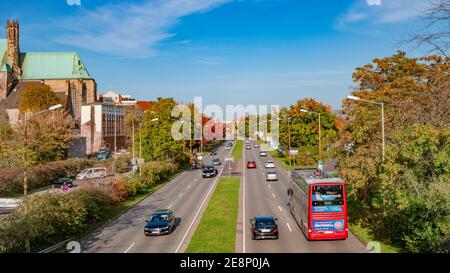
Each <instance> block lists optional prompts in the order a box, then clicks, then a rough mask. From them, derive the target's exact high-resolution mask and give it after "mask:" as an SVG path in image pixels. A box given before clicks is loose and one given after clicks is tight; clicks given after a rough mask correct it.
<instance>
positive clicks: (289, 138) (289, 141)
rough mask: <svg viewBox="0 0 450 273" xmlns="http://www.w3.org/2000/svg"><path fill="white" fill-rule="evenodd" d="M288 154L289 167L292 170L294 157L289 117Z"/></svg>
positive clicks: (289, 119) (289, 118)
mask: <svg viewBox="0 0 450 273" xmlns="http://www.w3.org/2000/svg"><path fill="white" fill-rule="evenodd" d="M288 146H289V147H288V149H289V151H288V153H289V167H291V168H292V155H291V117H288Z"/></svg>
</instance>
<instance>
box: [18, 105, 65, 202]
mask: <svg viewBox="0 0 450 273" xmlns="http://www.w3.org/2000/svg"><path fill="white" fill-rule="evenodd" d="M63 107H64V106H63V105H62V104H56V105H53V106H51V107H49V108H48V109H46V110H43V111H39V112H36V113H30V114H29V113H25V120H24V121H25V124H24V127H25V128H24V131H25V132H24V133H25V153H24V159H25V162H24V165H25V172H24V176H23V195H25V196H26V195H27V194H28V174H27V172H28V164H27V160H28V124H27V123H28V119H29V118H31V117H33V116H36V115H39V114H42V113H46V112H49V111H55V110H58V109H61V108H63Z"/></svg>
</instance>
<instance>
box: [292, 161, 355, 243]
mask: <svg viewBox="0 0 450 273" xmlns="http://www.w3.org/2000/svg"><path fill="white" fill-rule="evenodd" d="M288 195H289V208H290V211H291V213H292V215H293V216H294V218H295V220H296V221H297V223H298V225H299V226H300V228H301V229H302V230H303V232H304V233H305V235H306V238H307V239H308V240H337V239H346V238H347V237H348V226H347V200H346V194H345V183H344V181H343V180H342V179H340V178H336V177H330V176H328V175H327V174H326V173H325V172H323V171H321V170H319V169H313V168H302V169H295V170H293V171H292V172H291V182H290V188H289V190H288Z"/></svg>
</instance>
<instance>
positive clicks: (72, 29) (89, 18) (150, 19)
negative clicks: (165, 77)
mask: <svg viewBox="0 0 450 273" xmlns="http://www.w3.org/2000/svg"><path fill="white" fill-rule="evenodd" d="M230 1H232V0H145V1H140V2H139V3H133V4H124V3H121V4H106V5H104V6H101V7H97V8H96V9H94V10H82V11H80V13H79V14H76V15H74V16H73V17H70V18H67V19H65V20H63V21H62V22H61V23H60V25H62V27H63V28H65V29H66V30H67V31H68V34H65V35H62V36H60V37H57V41H58V42H60V43H63V44H67V45H71V46H76V47H79V48H84V49H88V50H91V51H96V52H100V53H106V54H111V55H116V56H127V57H148V56H153V55H156V50H155V46H156V45H157V44H158V43H159V42H161V41H162V40H165V39H167V38H170V37H173V36H175V34H174V33H171V32H170V29H171V28H172V27H173V26H174V25H176V24H177V23H178V21H179V20H180V18H182V17H184V16H187V15H190V14H194V13H199V12H206V11H208V10H210V9H213V8H216V7H218V6H220V5H223V4H225V3H227V2H230Z"/></svg>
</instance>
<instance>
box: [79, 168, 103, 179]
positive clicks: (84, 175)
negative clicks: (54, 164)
mask: <svg viewBox="0 0 450 273" xmlns="http://www.w3.org/2000/svg"><path fill="white" fill-rule="evenodd" d="M105 176H106V168H89V169H85V170H83V171H82V172H80V173H79V174H77V176H76V178H77V179H80V180H81V179H92V178H102V177H105Z"/></svg>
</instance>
